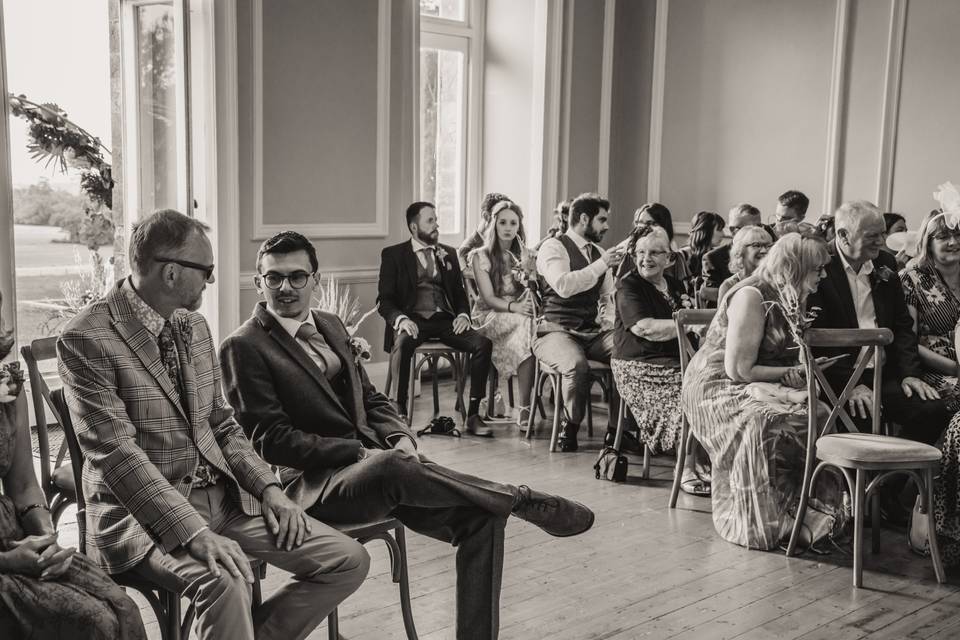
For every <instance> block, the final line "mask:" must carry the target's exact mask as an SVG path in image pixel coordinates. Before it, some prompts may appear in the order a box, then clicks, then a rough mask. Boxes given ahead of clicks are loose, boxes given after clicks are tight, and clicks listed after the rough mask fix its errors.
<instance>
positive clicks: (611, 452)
mask: <svg viewBox="0 0 960 640" xmlns="http://www.w3.org/2000/svg"><path fill="white" fill-rule="evenodd" d="M629 466H630V461H629V460H627V456H625V455H623V454H622V453H620V452H619V451H617V450H616V449H614V448H613V447H604V448H603V449H602V450H601V451H600V455H599V457H597V461H596V462H595V463H594V464H593V470H594V472H595V473H596V477H597V480H599V479H600V478H603V479H604V480H613V481H614V482H626V481H627V470H628V468H629Z"/></svg>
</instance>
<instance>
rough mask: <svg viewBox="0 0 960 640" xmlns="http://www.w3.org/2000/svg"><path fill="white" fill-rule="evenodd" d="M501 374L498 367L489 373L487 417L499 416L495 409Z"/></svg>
mask: <svg viewBox="0 0 960 640" xmlns="http://www.w3.org/2000/svg"><path fill="white" fill-rule="evenodd" d="M499 382H500V380H499V375H498V374H497V370H496V369H492V368H491V371H490V373H489V374H487V417H488V418H491V419H492V418H496V417H498V416H497V414H496V412H495V411H494V405H495V404H496V402H495V400H496V397H497V386H498V385H499Z"/></svg>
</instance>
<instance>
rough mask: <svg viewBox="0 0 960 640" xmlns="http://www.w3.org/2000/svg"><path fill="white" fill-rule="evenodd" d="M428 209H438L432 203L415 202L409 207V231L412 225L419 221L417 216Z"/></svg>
mask: <svg viewBox="0 0 960 640" xmlns="http://www.w3.org/2000/svg"><path fill="white" fill-rule="evenodd" d="M427 207H430V208H431V209H436V207H435V206H434V204H433V203H432V202H414V203H413V204H411V205H410V206H409V207H407V229H409V228H410V225H411V224H413V223H414V222H416V221H417V216H419V215H420V212H421V211H422V210H424V209H426V208H427Z"/></svg>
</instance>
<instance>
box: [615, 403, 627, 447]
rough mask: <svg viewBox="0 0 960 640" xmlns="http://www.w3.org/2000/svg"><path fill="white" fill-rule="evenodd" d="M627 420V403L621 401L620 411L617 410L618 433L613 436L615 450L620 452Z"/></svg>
mask: <svg viewBox="0 0 960 640" xmlns="http://www.w3.org/2000/svg"><path fill="white" fill-rule="evenodd" d="M626 421H627V403H626V402H621V403H620V411H618V412H617V434H616V435H615V436H614V437H613V450H614V451H616V452H617V453H620V445H621V444H623V429H624V425H625V424H626Z"/></svg>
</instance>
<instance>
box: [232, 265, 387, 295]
mask: <svg viewBox="0 0 960 640" xmlns="http://www.w3.org/2000/svg"><path fill="white" fill-rule="evenodd" d="M319 273H320V277H321V278H323V279H326V278H327V277H330V276H333V277H334V278H336V279H337V281H338V282H339V283H340V284H376V283H377V282H379V281H380V267H379V266H360V267H346V266H339V267H323V266H321V267H320V269H319ZM255 275H256V271H243V272H241V273H240V281H239V285H240V291H256V290H257V287H256V286H255V285H254V284H253V276H255Z"/></svg>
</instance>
